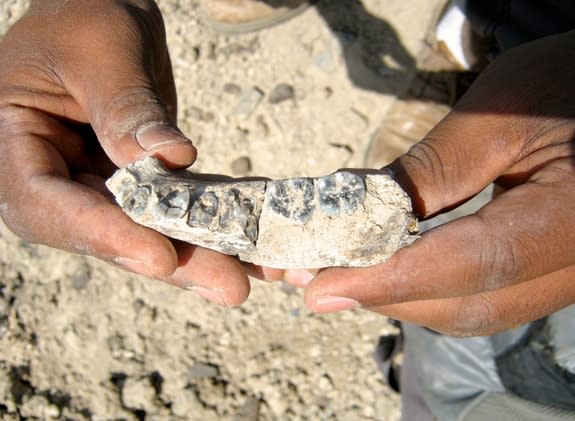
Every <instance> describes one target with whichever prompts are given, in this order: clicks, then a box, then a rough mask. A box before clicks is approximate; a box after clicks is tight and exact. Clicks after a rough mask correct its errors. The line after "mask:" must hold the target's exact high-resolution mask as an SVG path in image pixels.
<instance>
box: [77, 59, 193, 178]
mask: <svg viewBox="0 0 575 421" xmlns="http://www.w3.org/2000/svg"><path fill="white" fill-rule="evenodd" d="M134 67H136V68H134ZM107 73H108V75H114V76H113V77H112V78H110V79H109V80H107V81H105V82H102V83H98V82H94V83H91V84H90V85H89V86H87V87H86V92H85V96H86V97H88V98H91V100H90V101H89V102H88V104H87V113H88V118H89V120H90V122H91V124H92V127H93V129H94V131H95V133H96V136H97V137H98V139H99V141H100V143H101V145H102V147H103V148H104V150H105V151H106V154H107V155H108V156H109V157H110V159H111V160H112V162H114V164H116V165H117V166H118V167H123V166H126V165H127V164H129V163H131V162H133V161H136V160H138V159H141V158H143V157H145V156H150V155H153V156H156V157H158V158H160V159H161V160H162V161H164V162H165V163H166V164H167V165H168V166H171V167H184V166H189V165H191V164H192V163H193V162H194V160H195V158H196V149H195V147H194V146H193V144H192V141H191V140H190V139H188V138H187V137H185V136H184V135H183V134H182V132H181V131H180V130H179V129H178V128H177V126H176V123H175V121H174V120H173V118H172V116H171V115H170V112H169V110H168V107H167V106H166V104H164V102H163V100H162V98H161V97H160V94H159V93H158V91H157V89H155V87H154V86H153V84H152V83H151V81H150V79H149V78H148V77H146V74H145V72H144V71H143V69H138V68H137V66H132V69H131V70H126V69H125V70H124V71H123V72H120V71H118V70H113V69H111V71H110V72H107ZM126 73H128V74H129V75H130V77H129V78H128V77H127V75H126Z"/></svg>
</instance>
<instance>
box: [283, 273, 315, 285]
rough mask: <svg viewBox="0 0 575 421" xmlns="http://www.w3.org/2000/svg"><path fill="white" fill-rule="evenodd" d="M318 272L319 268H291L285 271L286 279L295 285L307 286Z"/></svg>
mask: <svg viewBox="0 0 575 421" xmlns="http://www.w3.org/2000/svg"><path fill="white" fill-rule="evenodd" d="M318 272H319V271H318V270H308V269H290V270H286V271H285V275H284V280H285V281H286V282H287V283H288V284H290V285H293V286H294V287H297V288H305V287H306V286H307V285H308V284H309V283H310V282H311V281H312V279H313V278H314V275H315V274H317V273H318Z"/></svg>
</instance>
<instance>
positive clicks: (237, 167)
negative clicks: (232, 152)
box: [231, 156, 252, 177]
mask: <svg viewBox="0 0 575 421" xmlns="http://www.w3.org/2000/svg"><path fill="white" fill-rule="evenodd" d="M231 167H232V174H233V175H235V176H239V177H244V176H246V175H248V174H249V173H250V172H251V171H252V161H250V159H249V158H248V157H247V156H241V157H239V158H237V159H234V161H233V162H232V165H231Z"/></svg>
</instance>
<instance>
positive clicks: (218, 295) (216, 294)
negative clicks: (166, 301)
mask: <svg viewBox="0 0 575 421" xmlns="http://www.w3.org/2000/svg"><path fill="white" fill-rule="evenodd" d="M185 289H186V290H188V291H192V292H195V293H196V294H198V295H199V296H200V297H202V298H205V299H206V300H208V301H211V302H212V303H215V304H217V305H220V306H222V307H229V305H228V304H227V303H226V301H225V300H224V297H223V294H222V292H221V291H218V290H214V289H208V288H204V287H199V286H196V285H194V286H189V287H186V288H185Z"/></svg>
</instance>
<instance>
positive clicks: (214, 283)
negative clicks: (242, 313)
mask: <svg viewBox="0 0 575 421" xmlns="http://www.w3.org/2000/svg"><path fill="white" fill-rule="evenodd" d="M176 247H177V251H178V267H177V269H176V271H175V272H174V274H173V275H171V276H170V277H168V278H165V279H164V280H165V281H167V282H169V283H171V284H173V285H176V286H178V287H180V288H185V289H188V290H190V291H194V292H195V293H197V294H199V295H200V296H202V297H204V298H205V299H207V300H209V301H211V302H213V303H215V304H218V305H221V306H224V307H234V306H238V305H240V304H242V303H243V302H244V301H245V300H246V299H247V298H248V295H249V292H250V283H249V280H248V276H247V274H246V273H245V271H244V269H243V267H242V264H241V263H240V262H239V261H238V260H236V259H235V258H233V257H231V256H226V255H223V254H221V253H217V252H215V251H212V250H208V249H205V248H203V247H198V246H193V245H190V244H185V243H181V242H177V245H176Z"/></svg>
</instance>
